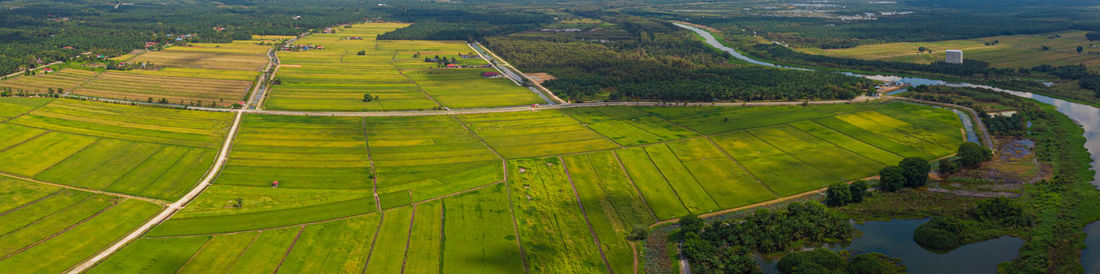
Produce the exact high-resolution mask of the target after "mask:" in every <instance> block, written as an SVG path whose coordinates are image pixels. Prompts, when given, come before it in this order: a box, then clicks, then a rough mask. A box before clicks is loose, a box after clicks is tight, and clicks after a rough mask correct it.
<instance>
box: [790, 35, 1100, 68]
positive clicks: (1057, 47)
mask: <svg viewBox="0 0 1100 274" xmlns="http://www.w3.org/2000/svg"><path fill="white" fill-rule="evenodd" d="M1085 33H1086V31H1062V32H1055V33H1041V34H1025V35H1006V36H992V37H982V38H975V39H965V40H947V41H933V42H904V43H888V44H876V45H864V46H858V47H854V48H847V49H828V50H823V49H816V48H803V49H798V50H799V51H802V52H806V53H812V54H820V55H829V56H838V57H849V58H859V59H868V60H889V61H899V62H910V63H931V62H935V61H943V60H944V50H949V49H957V50H962V51H963V53H964V57H966V59H975V60H982V61H985V62H989V63H990V64H991V65H993V66H995V67H1003V68H1016V67H1033V66H1038V65H1042V64H1049V65H1056V66H1060V65H1076V64H1084V65H1085V66H1087V67H1089V68H1090V69H1095V68H1098V67H1100V55H1096V54H1088V52H1090V51H1091V52H1097V51H1100V47H1096V46H1095V45H1094V43H1093V42H1090V41H1089V40H1088V39H1086V38H1085ZM994 41H997V42H998V43H995V44H993V42H994ZM986 43H990V44H988V45H987V44H986ZM1043 46H1047V47H1049V48H1050V49H1049V50H1043ZM920 47H925V48H927V49H929V50H932V51H933V52H932V53H928V52H925V53H918V52H917V49H918V48H920ZM1077 47H1084V48H1085V50H1084V52H1083V53H1078V52H1077Z"/></svg>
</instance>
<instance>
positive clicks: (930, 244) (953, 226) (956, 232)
mask: <svg viewBox="0 0 1100 274" xmlns="http://www.w3.org/2000/svg"><path fill="white" fill-rule="evenodd" d="M965 230H966V226H965V225H964V224H963V223H961V222H959V220H956V219H953V218H949V217H939V216H937V217H932V220H929V221H928V222H927V223H924V224H922V225H920V226H918V227H917V229H916V230H914V231H913V241H916V242H917V244H919V245H921V246H923V247H925V248H928V249H932V250H937V251H947V250H952V249H955V248H958V247H959V246H961V245H962V236H961V233H962V232H963V231H965Z"/></svg>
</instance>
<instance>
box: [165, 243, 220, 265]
mask: <svg viewBox="0 0 1100 274" xmlns="http://www.w3.org/2000/svg"><path fill="white" fill-rule="evenodd" d="M211 241H214V237H210V239H206V241H205V242H202V246H200V247H199V250H196V251H195V253H191V257H190V258H187V261H186V262H183V264H182V265H180V267H179V268H176V271H174V272H172V273H180V270H183V268H184V267H187V265H189V264H191V262H192V261H194V260H195V257H198V256H199V253H202V251H203V250H206V247H207V246H209V245H210V242H211Z"/></svg>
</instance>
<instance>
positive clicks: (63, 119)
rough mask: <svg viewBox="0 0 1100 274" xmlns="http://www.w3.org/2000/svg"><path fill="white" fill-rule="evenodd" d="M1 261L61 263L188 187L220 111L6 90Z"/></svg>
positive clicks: (1, 265)
mask: <svg viewBox="0 0 1100 274" xmlns="http://www.w3.org/2000/svg"><path fill="white" fill-rule="evenodd" d="M0 109H3V110H2V111H0V163H3V165H0V230H2V232H0V235H2V236H0V253H2V254H0V269H19V270H20V271H25V272H28V273H41V272H47V273H48V272H62V271H64V270H66V269H68V268H69V267H71V266H73V265H75V264H77V263H80V262H81V261H82V260H84V259H85V258H87V257H89V256H92V255H94V254H95V253H96V252H99V251H100V250H101V249H103V248H105V247H107V246H108V245H110V244H112V243H113V242H114V241H115V240H117V239H119V238H121V237H122V236H123V235H125V234H126V233H129V232H130V231H131V230H133V229H135V228H136V227H137V226H139V225H140V224H141V223H142V222H144V221H145V220H147V219H149V218H151V217H153V215H155V214H156V213H157V212H158V211H160V210H161V209H162V208H163V206H164V205H165V204H167V203H168V202H167V201H168V200H174V199H177V198H179V197H180V196H182V195H183V193H184V192H186V191H188V190H190V189H191V188H192V187H193V186H194V184H195V183H196V182H198V180H199V178H200V177H202V176H203V175H204V174H205V173H206V171H207V170H208V169H209V167H210V165H211V164H212V162H213V160H214V149H215V148H216V147H217V146H219V145H220V143H221V142H222V140H224V138H225V134H226V132H227V130H228V127H229V124H228V122H230V116H229V115H228V114H222V113H206V112H185V111H178V110H168V109H158V108H142V107H134V106H121V105H109V104H100V103H89V102H81V101H73V100H65V99H56V100H53V99H48V98H0Z"/></svg>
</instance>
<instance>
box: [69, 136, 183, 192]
mask: <svg viewBox="0 0 1100 274" xmlns="http://www.w3.org/2000/svg"><path fill="white" fill-rule="evenodd" d="M165 148H168V146H161V147H160V148H157V151H154V152H153V153H150V154H149V157H145V159H142V160H141V162H140V163H138V164H137V165H134V167H133V168H130V169H129V170H126V172H123V173H122V176H119V177H118V179H115V180H114V181H111V183H110V184H107V186H105V187H103V189H110V188H111V186H114V185H115V184H117V183H118V181H121V180H122V178H126V175H130V173H131V172H134V170H137V169H138V167H140V166H141V165H143V164H145V162H148V161H149V159H152V158H153V156H156V155H157V154H159V153H160V152H161V151H164V149H165ZM74 155H75V154H74ZM180 158H181V159H182V158H183V157H180ZM66 159H68V158H66ZM176 163H179V161H178V159H177V161H176V162H174V163H172V165H171V166H175V165H176ZM161 176H164V173H161V174H160V175H157V179H160V177H161ZM157 179H154V180H153V181H154V182H156V180H157ZM149 185H152V184H151V183H150V184H149ZM149 185H145V187H142V188H141V190H142V191H144V190H145V189H146V188H149ZM139 193H140V191H139Z"/></svg>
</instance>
